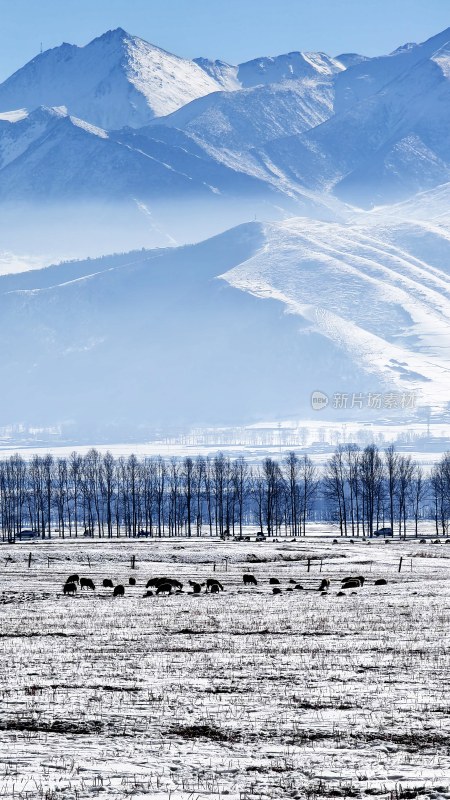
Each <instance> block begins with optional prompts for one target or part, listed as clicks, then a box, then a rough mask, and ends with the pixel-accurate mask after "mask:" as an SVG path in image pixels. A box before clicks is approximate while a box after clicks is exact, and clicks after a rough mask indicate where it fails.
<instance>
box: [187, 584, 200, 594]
mask: <svg viewBox="0 0 450 800" xmlns="http://www.w3.org/2000/svg"><path fill="white" fill-rule="evenodd" d="M188 583H189V586H192V594H200V592H201V588H202V584H201V583H196V582H195V581H188Z"/></svg>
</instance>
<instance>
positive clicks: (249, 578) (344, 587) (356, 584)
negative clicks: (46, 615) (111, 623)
mask: <svg viewBox="0 0 450 800" xmlns="http://www.w3.org/2000/svg"><path fill="white" fill-rule="evenodd" d="M242 580H243V583H244V586H258V581H257V579H256V577H255V576H254V575H251V574H250V573H244V575H243V576H242ZM128 583H129V585H130V586H136V578H134V577H131V578H129V579H128ZM280 583H281V582H280V580H279V578H275V577H271V578H269V580H268V584H269V586H272V593H273V594H282V592H283V589H282V588H281V585H280ZM288 583H290V584H294V585H293V586H287V587H286V589H285V591H286V592H292V591H294V590H297V591H299V590H302V591H305V590H304V587H303V586H302V585H301V584H300V583H297V581H296V580H295V579H294V578H289V580H288ZM339 583H340V586H339V591H338V592H337V596H338V597H342V596H344V595H345V592H346V591H348V590H349V589H350V590H352V592H351V593H352V594H356V592H355V591H354V590H355V589H360V588H362V587H363V586H364V583H365V578H364V576H363V575H348V576H347V577H345V578H342V579H341V580H340V581H339ZM386 584H387V580H386V579H385V578H378V579H377V580H375V581H374V586H386ZM102 586H103V588H104V589H112V590H113V592H112V596H113V597H124V595H125V587H124V585H123V584H121V583H120V584H117V585H116V586H114V583H113V581H112V580H111V579H110V578H104V580H103V582H102ZM188 586H189V587H190V589H191V590H192V591H190V592H187V594H190V595H199V594H201V591H202V588H203V587H205V593H206V594H218V593H219V592H223V591H224V587H223V585H222V584H221V583H220V581H219V580H217V578H207V580H206V581H204V582H203V583H197V582H196V581H192V580H189V581H188ZM78 587H80V591H82V590H83V589H90V590H91V591H95V585H94V582H93V581H92V580H91V578H83V577H81V578H80V576H79V575H70V576H69V577H68V578H67V580H66V582H65V584H64V586H63V594H64V595H72V596H73V595H75V594H76V593H77V589H78ZM330 587H331V580H330V579H329V578H322V580H321V581H320V584H319V586H318V587H317V588H314V589H311V591H319V592H320V593H321V594H322V595H327V594H328V593H329V590H330ZM145 589H146V591H145V592H144V595H143V597H153V595H154V594H155V595H171V594H182V593H183V584H182V583H181V582H180V581H179V580H177V579H176V578H167V577H155V578H150V580H148V581H147V583H146V585H145ZM153 590H154V591H153Z"/></svg>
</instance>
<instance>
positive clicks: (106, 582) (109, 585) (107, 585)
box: [103, 578, 114, 589]
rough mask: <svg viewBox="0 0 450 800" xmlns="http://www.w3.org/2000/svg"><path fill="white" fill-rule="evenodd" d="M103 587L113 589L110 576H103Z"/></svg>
mask: <svg viewBox="0 0 450 800" xmlns="http://www.w3.org/2000/svg"><path fill="white" fill-rule="evenodd" d="M103 588H104V589H113V588H114V584H113V582H112V580H111V578H105V580H104V581H103Z"/></svg>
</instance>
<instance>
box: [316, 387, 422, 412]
mask: <svg viewBox="0 0 450 800" xmlns="http://www.w3.org/2000/svg"><path fill="white" fill-rule="evenodd" d="M416 403H417V394H416V393H415V392H334V393H333V394H332V395H331V396H329V395H327V394H325V392H321V391H319V390H316V391H314V392H312V394H311V408H312V409H313V410H314V411H322V409H324V408H326V407H327V406H328V405H329V406H330V407H331V408H334V409H336V410H348V409H352V408H356V409H361V408H367V409H371V410H377V409H385V410H388V409H395V408H398V409H412V408H416Z"/></svg>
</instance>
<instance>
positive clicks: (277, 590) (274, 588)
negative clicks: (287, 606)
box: [272, 586, 281, 594]
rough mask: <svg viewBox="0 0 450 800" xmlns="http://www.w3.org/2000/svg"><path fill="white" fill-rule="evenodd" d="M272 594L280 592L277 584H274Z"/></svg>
mask: <svg viewBox="0 0 450 800" xmlns="http://www.w3.org/2000/svg"><path fill="white" fill-rule="evenodd" d="M272 593H273V594H281V589H280V587H279V586H274V587H273V589H272Z"/></svg>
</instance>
